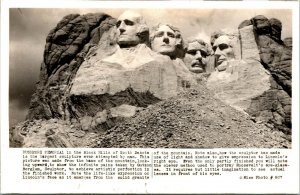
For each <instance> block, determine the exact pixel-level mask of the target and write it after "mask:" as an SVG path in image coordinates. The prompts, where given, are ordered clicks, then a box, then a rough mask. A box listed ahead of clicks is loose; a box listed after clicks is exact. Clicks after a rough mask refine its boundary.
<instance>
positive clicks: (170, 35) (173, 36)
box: [167, 32, 175, 38]
mask: <svg viewBox="0 0 300 195" xmlns="http://www.w3.org/2000/svg"><path fill="white" fill-rule="evenodd" d="M167 35H168V36H169V37H171V38H175V35H174V34H173V33H171V32H167Z"/></svg>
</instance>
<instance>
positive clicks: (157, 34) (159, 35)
mask: <svg viewBox="0 0 300 195" xmlns="http://www.w3.org/2000/svg"><path fill="white" fill-rule="evenodd" d="M162 36H164V32H162V31H159V32H156V33H155V37H162Z"/></svg>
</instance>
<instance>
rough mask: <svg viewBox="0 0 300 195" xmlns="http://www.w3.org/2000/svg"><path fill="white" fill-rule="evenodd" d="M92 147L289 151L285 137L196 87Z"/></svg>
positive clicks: (140, 115)
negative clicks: (286, 149)
mask: <svg viewBox="0 0 300 195" xmlns="http://www.w3.org/2000/svg"><path fill="white" fill-rule="evenodd" d="M93 147H101V148H102V147H103V148H105V147H121V148H123V147H141V148H160V147H162V148H248V147H254V148H290V147H291V143H290V137H289V136H286V135H285V134H284V133H282V132H280V131H273V130H271V128H269V127H268V126H266V125H265V124H257V123H255V122H254V121H253V119H251V117H250V116H248V115H247V114H245V113H242V112H239V111H237V110H235V109H234V108H232V107H230V106H228V105H226V104H224V103H223V102H221V101H220V100H217V99H215V98H213V95H212V93H211V92H209V91H208V90H207V89H206V88H205V87H203V86H199V88H198V89H190V90H188V91H186V92H183V93H181V94H180V95H178V96H177V97H173V98H170V99H168V100H165V101H161V102H159V103H156V104H154V105H151V106H149V107H147V108H146V109H144V110H141V111H140V112H139V113H138V114H137V115H135V116H134V117H132V118H129V119H126V120H125V121H124V122H123V123H122V124H120V125H117V126H116V127H113V128H111V129H109V130H108V131H107V132H106V133H105V135H104V136H103V137H101V138H99V139H98V140H97V142H96V143H95V145H93Z"/></svg>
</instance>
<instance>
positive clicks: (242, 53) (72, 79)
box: [10, 11, 292, 147]
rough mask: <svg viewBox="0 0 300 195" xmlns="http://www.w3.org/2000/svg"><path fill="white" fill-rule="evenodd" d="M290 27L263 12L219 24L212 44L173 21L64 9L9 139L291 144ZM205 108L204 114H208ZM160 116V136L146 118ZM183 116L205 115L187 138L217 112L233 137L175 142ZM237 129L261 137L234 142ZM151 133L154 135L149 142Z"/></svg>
mask: <svg viewBox="0 0 300 195" xmlns="http://www.w3.org/2000/svg"><path fill="white" fill-rule="evenodd" d="M281 26H282V25H281V22H280V21H279V20H277V19H274V18H272V19H270V20H269V19H267V18H265V17H264V16H261V15H259V16H255V17H253V18H251V19H250V20H246V21H243V22H242V23H241V24H240V25H239V27H238V29H233V30H228V29H227V30H218V31H216V32H215V33H213V34H212V35H211V42H210V43H206V42H204V41H203V40H201V39H185V38H184V37H182V34H181V32H180V29H178V28H176V27H174V26H172V25H170V24H158V25H156V26H154V27H152V28H149V26H147V23H146V21H145V20H144V18H143V17H142V16H141V15H140V14H138V13H135V12H132V11H126V12H124V13H123V14H122V15H120V16H119V18H118V19H114V18H112V17H110V16H108V15H106V14H87V15H81V16H80V15H77V14H71V15H68V16H65V17H64V18H63V19H62V20H61V21H60V22H59V23H58V24H57V26H56V27H55V28H54V29H53V30H52V31H51V32H50V33H49V35H48V37H47V43H46V47H45V52H44V61H43V63H42V65H41V73H40V79H39V82H38V83H37V89H36V92H35V93H34V94H33V96H32V99H31V104H30V109H29V113H28V115H27V120H26V121H25V122H23V123H20V124H19V125H17V126H15V127H13V128H11V129H10V144H11V146H12V147H125V146H126V147H290V135H291V59H292V56H291V53H292V52H291V50H292V44H291V38H288V39H285V40H283V41H282V40H281V28H282V27H281ZM195 97H197V98H198V99H195ZM176 98H178V99H176ZM158 102H162V103H158ZM175 103H176V104H175ZM203 103H205V105H204V104H203ZM167 104H170V105H172V106H170V107H165V110H169V109H170V108H172V109H175V110H171V111H170V112H169V113H168V114H167V116H165V114H163V113H162V115H157V113H160V112H161V111H160V106H166V105H167ZM183 105H185V106H183ZM153 106H154V107H153ZM181 106H183V107H186V108H189V107H190V106H192V107H191V108H190V112H192V110H193V109H196V110H198V111H197V112H196V113H194V116H193V117H196V119H195V120H193V121H189V122H187V121H188V120H189V118H190V117H188V118H184V121H182V120H181V119H180V120H179V118H182V117H185V115H186V116H190V113H188V112H187V110H182V109H183V107H181ZM218 108H222V109H223V108H224V110H223V111H224V112H223V114H220V113H221V112H220V113H219V114H218V115H216V114H215V113H218V111H217V109H218ZM152 109H153V111H152ZM180 110H181V111H182V112H178V111H180ZM201 110H202V111H203V112H204V111H205V113H204V115H205V116H201V114H199V112H200V111H201ZM153 112H155V113H153ZM226 112H228V113H227V114H226ZM149 113H150V115H149ZM174 113H176V115H174V116H173V114H174ZM154 115H155V116H156V115H157V117H158V118H160V119H163V118H165V119H168V120H162V121H161V122H160V123H157V124H158V125H159V127H157V128H158V129H159V131H158V132H156V135H157V136H158V138H157V139H158V140H152V139H151V136H150V137H149V135H152V136H155V134H153V133H154V132H155V131H156V130H155V128H156V127H155V126H156V125H157V124H153V123H151V124H152V125H150V127H149V124H150V122H151V121H149V124H148V125H147V124H144V126H143V128H144V130H143V128H141V126H140V123H141V124H142V122H138V121H144V122H145V121H147V120H150V119H151V118H152V117H153V116H154ZM145 117H146V118H145ZM170 117H171V118H170ZM172 117H173V118H172ZM197 117H198V119H197ZM201 117H204V118H201ZM177 118H178V121H181V122H180V124H181V123H182V124H187V126H188V125H191V126H193V125H194V123H197V124H198V123H201V122H202V123H203V124H202V123H201V124H198V126H197V127H195V130H193V131H189V132H186V134H185V135H184V136H183V137H185V136H187V135H190V134H194V133H195V132H197V131H199V132H200V131H201V133H203V132H204V130H203V128H204V129H207V128H206V127H207V126H206V125H207V121H208V120H210V121H211V123H212V124H215V123H216V124H217V126H218V128H217V129H224V128H225V131H224V132H225V133H224V135H225V137H227V138H228V139H227V138H226V139H223V138H219V139H220V140H219V141H218V144H215V145H214V144H211V143H210V139H208V138H207V137H206V138H203V139H205V140H206V142H205V143H206V144H203V142H202V143H201V144H200V142H201V141H200V138H199V142H198V141H197V142H195V140H193V141H191V140H189V139H190V138H187V139H186V140H185V141H183V142H184V143H183V144H176V143H177V142H178V143H179V142H180V143H181V142H182V140H179V141H178V140H177V141H174V140H172V139H175V138H174V137H176V135H177V134H180V133H182V132H180V131H181V129H185V128H186V126H184V127H181V126H180V125H178V124H177V125H176V124H173V122H176V121H177ZM200 119H201V120H202V121H201V120H200ZM227 119H228V120H227ZM233 119H234V120H233ZM229 120H230V122H229ZM196 121H197V122H196ZM199 121H200V122H199ZM205 121H206V122H205ZM221 121H223V122H221ZM137 123H138V124H137ZM169 123H170V124H169ZM204 123H205V124H204ZM229 123H230V124H229ZM212 124H209V126H211V125H212ZM243 124H244V125H243ZM147 126H148V127H147ZM171 127H172V128H171ZM151 128H153V129H151ZM193 128H194V126H193ZM211 128H212V132H214V131H216V129H215V128H213V127H211ZM241 129H242V131H241ZM253 129H255V130H253ZM147 130H148V131H149V132H146V131H147ZM217 131H218V130H217ZM252 131H253V132H252ZM261 131H264V132H266V135H272V136H273V135H274V132H275V136H277V137H276V138H274V139H273V138H272V137H271V138H270V136H269V139H268V141H266V137H263V136H262V135H260V133H259V132H261ZM128 132H129V133H130V137H135V136H136V135H140V134H143V135H141V136H140V137H136V138H135V140H131V138H128V139H122V140H120V139H119V137H122V136H125V135H126V136H128ZM212 132H210V133H208V134H207V135H208V137H209V135H210V134H211V133H212ZM237 132H239V133H241V134H243V135H244V134H247V135H249V136H250V137H251V136H252V137H253V139H256V143H255V144H253V145H251V144H250V145H249V144H248V145H247V144H246V142H245V143H244V142H243V143H244V144H241V143H238V141H237V142H235V141H233V142H232V140H231V141H230V137H231V139H235V138H234V134H236V133H237ZM250 132H252V134H251V133H250ZM176 133H177V134H176ZM201 133H200V134H201ZM203 134H204V133H203ZM220 134H223V133H222V132H220ZM126 136H125V137H126ZM160 136H161V137H160ZM166 136H167V137H168V138H166ZM203 136H204V135H203ZM204 137H205V136H204ZM145 139H150V140H152V142H150V143H147V144H143V143H145V142H146V141H145ZM207 139H208V140H207ZM276 139H277V140H279V141H278V142H277V141H276ZM116 140H118V142H117V141H116ZM162 140H163V141H162ZM274 140H275V141H274ZM211 141H212V140H211ZM190 142H193V144H192V145H191V143H190ZM274 142H275V143H274ZM133 143H135V144H133ZM214 143H216V142H214Z"/></svg>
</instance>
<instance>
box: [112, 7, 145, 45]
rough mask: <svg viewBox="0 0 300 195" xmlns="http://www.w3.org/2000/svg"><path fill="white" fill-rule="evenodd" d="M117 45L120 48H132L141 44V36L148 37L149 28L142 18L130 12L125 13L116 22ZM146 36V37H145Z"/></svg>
mask: <svg viewBox="0 0 300 195" xmlns="http://www.w3.org/2000/svg"><path fill="white" fill-rule="evenodd" d="M116 26H117V29H118V41H117V42H118V44H119V45H120V47H121V48H122V47H132V46H135V45H138V44H139V43H142V42H143V38H142V37H141V36H143V34H145V33H146V34H147V35H148V36H149V28H148V27H147V26H146V23H145V21H144V19H143V17H142V16H141V15H140V14H138V13H135V12H132V11H125V12H124V13H123V14H122V15H121V16H120V17H119V18H118V20H117V24H116ZM147 35H146V36H147Z"/></svg>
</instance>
